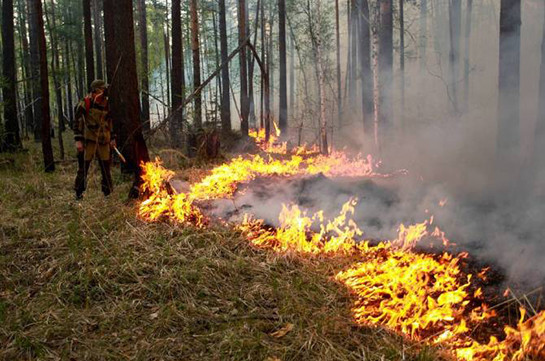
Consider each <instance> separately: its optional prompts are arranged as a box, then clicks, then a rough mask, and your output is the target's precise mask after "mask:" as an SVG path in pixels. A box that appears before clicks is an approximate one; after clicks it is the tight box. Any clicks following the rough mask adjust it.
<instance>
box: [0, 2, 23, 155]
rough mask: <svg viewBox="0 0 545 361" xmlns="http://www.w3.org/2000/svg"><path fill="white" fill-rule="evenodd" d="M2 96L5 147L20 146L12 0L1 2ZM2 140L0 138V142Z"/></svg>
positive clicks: (14, 148) (0, 145)
mask: <svg viewBox="0 0 545 361" xmlns="http://www.w3.org/2000/svg"><path fill="white" fill-rule="evenodd" d="M2 47H3V49H2V76H3V80H4V81H3V82H2V96H3V101H4V121H5V123H6V130H5V131H6V139H5V143H6V149H8V150H16V149H18V148H20V147H21V137H20V135H19V122H18V120H17V79H16V69H15V35H14V22H13V0H4V1H3V2H2ZM1 141H2V140H1V139H0V142H1ZM2 148H3V147H2V144H0V149H2Z"/></svg>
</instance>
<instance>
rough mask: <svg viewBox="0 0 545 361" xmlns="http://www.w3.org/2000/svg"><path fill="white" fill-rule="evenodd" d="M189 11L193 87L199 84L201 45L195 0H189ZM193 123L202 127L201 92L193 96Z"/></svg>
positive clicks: (198, 127) (197, 126) (195, 87)
mask: <svg viewBox="0 0 545 361" xmlns="http://www.w3.org/2000/svg"><path fill="white" fill-rule="evenodd" d="M189 4H190V12H191V51H192V52H193V89H198V88H199V87H200V86H201V53H200V52H201V47H200V44H199V13H198V11H197V0H191V1H190V3H189ZM193 125H194V127H195V128H196V129H201V128H202V97H201V93H200V92H199V94H198V95H197V96H195V117H194V119H193Z"/></svg>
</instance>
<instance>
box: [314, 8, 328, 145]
mask: <svg viewBox="0 0 545 361" xmlns="http://www.w3.org/2000/svg"><path fill="white" fill-rule="evenodd" d="M320 5H321V4H320V1H318V2H317V3H316V17H317V18H318V26H316V53H317V54H316V55H317V58H318V68H319V71H318V74H319V76H318V78H319V81H318V91H319V93H320V138H321V146H322V154H328V153H329V146H328V142H327V115H326V104H325V103H326V95H325V91H326V89H325V68H324V60H323V49H322V40H323V39H322V34H321V29H320V25H319V24H320V21H321V20H322V14H321V6H320Z"/></svg>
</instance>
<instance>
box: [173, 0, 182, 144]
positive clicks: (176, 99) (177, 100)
mask: <svg viewBox="0 0 545 361" xmlns="http://www.w3.org/2000/svg"><path fill="white" fill-rule="evenodd" d="M181 16H182V15H181V8H180V0H173V1H172V71H171V91H170V94H171V97H172V109H173V110H174V114H173V115H172V117H171V124H170V136H171V142H172V145H173V146H174V147H177V148H180V147H182V145H183V142H182V130H183V123H184V118H183V111H182V110H180V111H177V109H178V107H179V106H180V105H181V104H182V102H183V98H184V91H185V89H184V87H185V80H184V53H183V49H182V42H183V38H182V20H181Z"/></svg>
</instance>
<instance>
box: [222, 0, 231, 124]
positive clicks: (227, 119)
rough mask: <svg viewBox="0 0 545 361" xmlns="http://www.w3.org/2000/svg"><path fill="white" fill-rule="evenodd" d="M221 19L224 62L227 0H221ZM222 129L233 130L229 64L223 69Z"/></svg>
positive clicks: (225, 53) (225, 54) (224, 56)
mask: <svg viewBox="0 0 545 361" xmlns="http://www.w3.org/2000/svg"><path fill="white" fill-rule="evenodd" d="M219 10H220V14H219V18H220V19H219V20H220V48H221V50H220V52H221V62H222V64H223V63H225V62H226V61H227V53H228V48H227V22H226V19H225V17H226V11H225V0H220V1H219ZM221 77H222V81H221V85H222V91H221V129H222V131H223V133H224V134H228V133H230V132H231V100H230V99H231V98H230V97H229V84H230V80H229V65H227V66H225V67H223V69H222V70H221Z"/></svg>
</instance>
